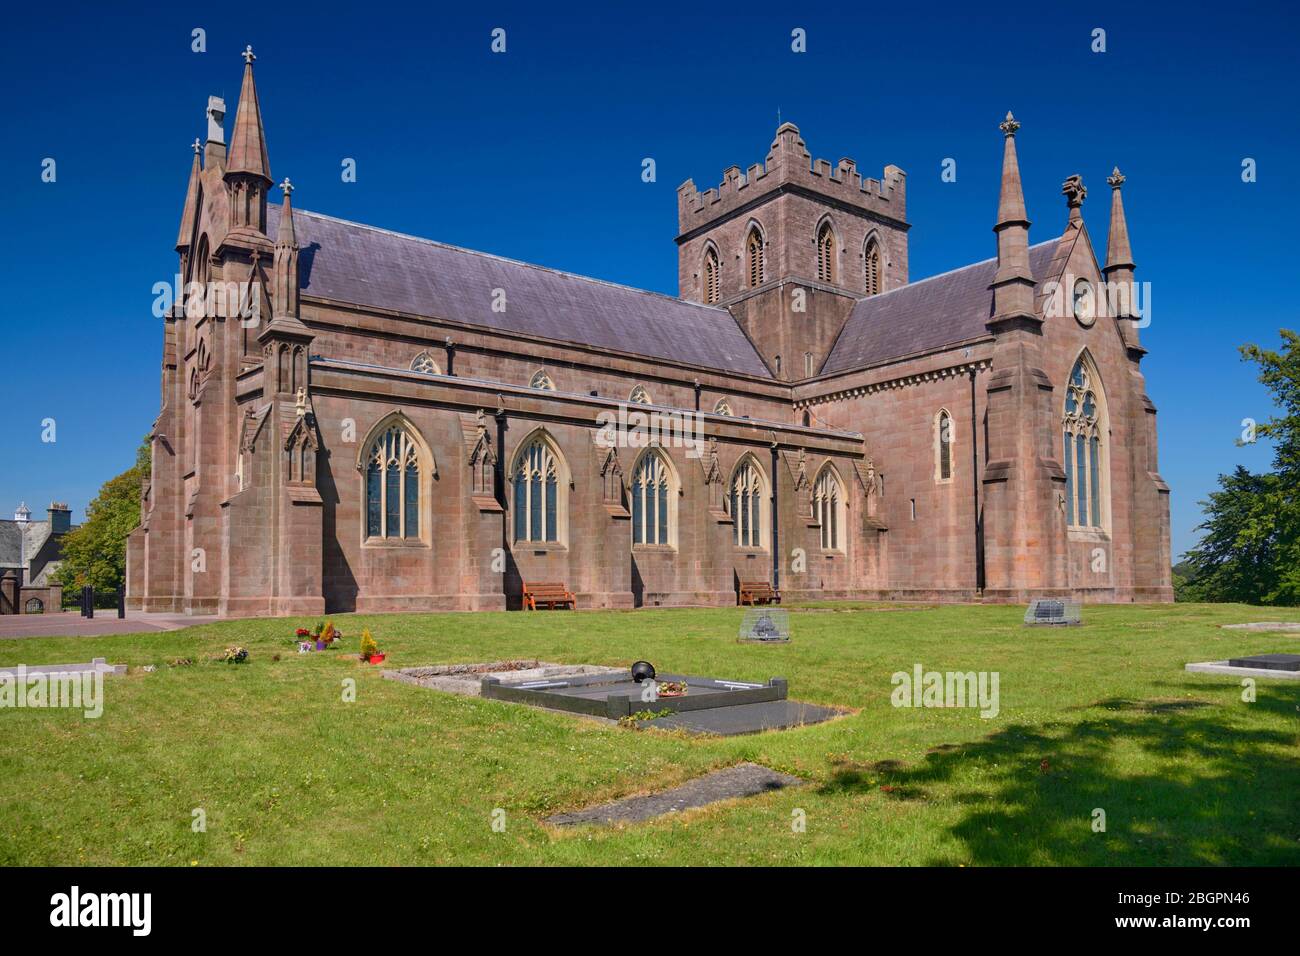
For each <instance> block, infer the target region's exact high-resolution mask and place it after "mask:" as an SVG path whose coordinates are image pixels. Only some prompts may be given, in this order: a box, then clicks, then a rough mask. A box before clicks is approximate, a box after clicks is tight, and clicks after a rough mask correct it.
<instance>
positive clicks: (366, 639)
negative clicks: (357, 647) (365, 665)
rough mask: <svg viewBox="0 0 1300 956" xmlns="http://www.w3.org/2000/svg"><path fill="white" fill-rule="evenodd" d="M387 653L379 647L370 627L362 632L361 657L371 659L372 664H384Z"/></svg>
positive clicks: (365, 659)
mask: <svg viewBox="0 0 1300 956" xmlns="http://www.w3.org/2000/svg"><path fill="white" fill-rule="evenodd" d="M385 656H386V655H385V654H384V652H383V651H381V650H380V649H379V645H378V644H377V643H376V642H375V639H374V637H372V636H371V634H370V628H366V629H365V630H363V631H362V632H361V659H362V660H363V661H369V662H370V663H371V664H382V663H383V662H384V657H385Z"/></svg>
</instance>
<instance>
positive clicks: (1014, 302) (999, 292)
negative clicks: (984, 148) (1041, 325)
mask: <svg viewBox="0 0 1300 956" xmlns="http://www.w3.org/2000/svg"><path fill="white" fill-rule="evenodd" d="M999 128H1000V129H1001V130H1002V134H1003V137H1004V141H1003V147H1002V190H1001V193H1000V194H999V196H998V221H997V224H996V225H995V226H994V227H993V231H994V232H995V233H997V237H998V271H997V275H995V276H994V278H993V318H992V319H990V321H991V322H999V321H1002V320H1005V319H1014V318H1019V317H1023V318H1033V317H1034V276H1033V273H1032V272H1030V270H1029V218H1028V217H1027V216H1026V215H1025V194H1024V190H1023V189H1022V188H1021V185H1020V163H1019V161H1018V160H1017V159H1016V130H1018V129H1020V124H1019V123H1017V122H1016V118H1015V117H1014V116H1012V115H1011V113H1010V112H1008V113H1007V118H1006V119H1005V120H1003V121H1002V123H1001V124H1000V126H999Z"/></svg>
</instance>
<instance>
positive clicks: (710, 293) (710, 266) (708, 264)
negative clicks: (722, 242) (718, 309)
mask: <svg viewBox="0 0 1300 956" xmlns="http://www.w3.org/2000/svg"><path fill="white" fill-rule="evenodd" d="M703 286H704V301H705V302H707V303H709V304H710V305H712V304H713V303H715V302H717V301H718V253H717V251H716V250H714V249H709V250H708V251H707V252H705V253H704V282H703Z"/></svg>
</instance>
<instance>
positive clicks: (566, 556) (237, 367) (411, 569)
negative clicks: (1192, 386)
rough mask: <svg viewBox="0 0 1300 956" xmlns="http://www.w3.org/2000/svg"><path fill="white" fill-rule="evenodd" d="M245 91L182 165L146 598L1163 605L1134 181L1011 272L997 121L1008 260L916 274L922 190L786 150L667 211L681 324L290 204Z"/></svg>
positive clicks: (133, 553)
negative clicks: (1104, 209)
mask: <svg viewBox="0 0 1300 956" xmlns="http://www.w3.org/2000/svg"><path fill="white" fill-rule="evenodd" d="M253 73H254V69H253V56H252V51H251V49H250V50H248V51H247V52H246V53H245V67H244V76H243V84H242V88H241V90H240V98H239V104H238V109H237V111H236V114H235V119H234V124H233V129H232V131H231V135H230V140H229V144H228V145H227V142H226V136H225V130H224V112H225V107H224V104H223V103H222V101H220V100H218V99H216V98H213V99H212V100H211V101H210V102H209V109H208V134H207V140H206V143H200V142H199V141H196V142H195V156H194V160H193V165H192V168H191V171H190V178H189V187H188V191H187V192H186V195H185V202H184V207H183V212H182V215H181V223H180V233H179V236H178V237H177V244H176V248H177V251H178V252H179V256H180V265H179V272H180V274H181V276H182V277H183V280H184V282H185V283H186V287H185V292H186V294H183V295H180V296H178V297H177V301H176V304H175V306H174V307H173V308H172V309H171V311H170V312H169V313H168V314H167V316H166V318H165V323H164V335H163V351H162V403H161V404H162V410H161V413H160V415H159V417H158V420H157V422H156V423H155V425H154V428H153V433H152V444H153V473H152V476H151V479H150V480H149V481H148V483H147V484H146V485H145V487H144V488H143V489H142V495H141V511H142V520H141V524H140V527H139V528H138V529H137V530H136V531H135V532H133V533H132V535H131V537H130V541H129V547H128V585H127V586H128V593H129V602H130V605H131V606H132V607H136V608H144V609H146V610H151V611H172V612H176V611H182V612H193V613H196V614H198V613H204V614H207V613H219V614H223V615H231V616H241V615H243V616H251V615H288V614H297V615H307V614H321V613H328V612H336V611H352V610H356V611H396V610H412V611H414V610H434V609H466V610H471V609H486V608H513V607H518V606H519V605H520V598H521V591H522V588H523V586H524V584H525V583H526V582H562V583H564V584H565V585H566V586H567V587H568V588H569V589H570V590H571V591H573V592H574V593H575V595H576V597H577V606H578V607H579V608H592V607H623V608H625V607H634V606H641V605H686V604H702V605H729V604H734V603H735V602H736V600H737V593H738V589H739V585H740V583H741V582H748V581H761V582H767V583H769V584H772V585H774V586H775V587H777V588H778V589H779V590H780V591H781V592H782V594H783V595H784V596H785V597H786V598H787V599H790V598H796V599H798V598H845V599H847V598H854V599H862V598H885V599H924V600H938V601H974V600H985V601H1009V602H1021V601H1025V600H1027V599H1030V598H1033V597H1037V596H1066V597H1071V598H1074V599H1079V600H1085V601H1168V600H1171V597H1172V592H1171V589H1170V545H1169V489H1168V487H1167V486H1166V484H1165V483H1164V481H1163V480H1162V479H1161V477H1160V475H1159V472H1158V470H1157V460H1156V459H1157V455H1156V409H1155V406H1154V405H1153V404H1152V402H1151V400H1150V399H1149V398H1148V397H1147V394H1146V389H1145V386H1144V383H1143V377H1142V372H1141V369H1140V364H1141V361H1142V357H1143V355H1144V354H1145V350H1144V349H1143V347H1142V345H1141V344H1140V342H1139V328H1140V325H1141V322H1140V321H1139V320H1138V318H1137V315H1138V313H1139V311H1140V310H1139V309H1137V308H1135V307H1134V305H1133V301H1134V300H1133V297H1131V296H1128V295H1121V296H1118V297H1116V296H1113V295H1107V294H1103V293H1105V292H1107V291H1108V290H1110V289H1114V288H1120V289H1132V288H1133V285H1132V283H1133V271H1134V263H1133V257H1132V254H1131V252H1130V248H1129V239H1128V232H1127V227H1126V225H1125V219H1124V208H1123V204H1122V201H1121V185H1122V183H1123V177H1122V176H1121V175H1120V174H1119V172H1118V170H1116V171H1115V173H1114V175H1112V176H1111V177H1110V179H1109V180H1108V182H1109V185H1110V187H1111V205H1110V214H1109V220H1110V221H1109V237H1108V241H1107V248H1106V256H1105V265H1104V266H1102V265H1100V264H1099V261H1098V258H1097V255H1096V252H1095V251H1094V247H1093V244H1092V240H1091V238H1090V236H1089V231H1088V227H1087V226H1086V225H1085V222H1084V218H1083V214H1082V204H1083V201H1084V197H1085V195H1086V190H1085V188H1084V186H1083V184H1082V182H1081V181H1080V180H1079V178H1078V177H1075V176H1072V177H1070V178H1069V179H1067V180H1066V183H1065V187H1064V189H1063V192H1064V194H1065V198H1066V202H1065V203H1064V208H1063V209H1062V210H1061V225H1060V226H1059V227H1052V226H1050V225H1049V226H1048V235H1047V237H1046V238H1045V239H1044V241H1042V242H1038V243H1036V244H1032V245H1031V244H1030V241H1029V228H1030V223H1029V219H1028V216H1027V213H1026V210H1025V204H1024V198H1023V195H1022V189H1021V179H1020V169H1019V164H1018V160H1017V155H1016V132H1017V129H1018V127H1019V124H1018V123H1017V122H1016V121H1015V120H1014V119H1013V118H1012V117H1011V116H1010V114H1008V116H1007V119H1006V121H1005V122H1003V123H1002V125H1001V130H1002V137H1003V139H1002V142H1003V163H1002V181H1001V187H1000V196H999V198H998V204H997V218H996V221H995V223H994V224H993V232H994V235H995V238H996V250H995V248H994V244H993V243H992V242H991V243H990V246H989V249H990V252H993V251H996V257H995V258H991V259H989V260H987V261H984V262H978V263H975V264H973V265H968V266H965V267H963V268H959V269H955V270H953V271H951V272H946V273H943V274H942V275H937V276H933V277H931V278H927V279H921V280H917V281H912V279H911V277H910V276H909V274H908V248H907V237H908V229H909V223H908V220H907V204H906V196H907V177H906V174H905V173H904V172H903V171H902V170H901V169H899V168H898V167H896V166H886V167H884V170H883V173H882V175H881V177H880V178H879V179H873V178H867V177H864V176H863V175H862V174H861V173H860V172H859V171H858V168H857V166H856V164H855V163H854V162H853V160H851V159H841V160H840V161H839V162H838V163H836V164H834V165H832V164H831V163H829V162H827V161H825V160H821V159H818V160H815V161H814V160H812V158H811V156H810V155H809V153H808V151H807V149H806V148H805V145H804V141H803V139H802V138H801V136H800V133H799V130H798V129H797V128H796V127H795V126H793V125H792V124H790V123H784V124H782V125H781V126H780V128H779V129H778V130H777V131H776V136H775V139H774V140H773V142H772V145H771V147H770V148H769V150H768V152H767V156H766V157H765V159H764V161H763V162H762V163H756V164H754V165H752V166H750V167H749V168H748V169H746V170H743V171H742V170H741V169H740V168H739V167H736V166H733V167H731V168H729V169H727V170H726V171H725V172H724V173H723V178H722V182H721V184H720V185H719V186H717V187H715V188H711V189H707V190H705V191H703V192H700V191H699V190H697V189H696V187H695V185H694V184H693V183H692V182H690V181H687V182H686V183H684V184H683V185H682V186H681V187H679V189H678V191H677V207H678V221H679V230H678V232H679V234H678V236H677V239H676V242H677V250H678V277H679V295H678V297H677V298H673V297H670V296H664V295H659V294H655V293H652V292H646V291H642V290H639V289H633V288H628V287H626V286H620V285H615V284H612V283H608V282H602V281H600V280H596V279H590V278H585V277H583V276H577V275H572V274H569V273H564V272H558V271H556V270H553V269H546V268H542V267H539V266H534V265H529V264H526V263H521V262H514V261H511V260H508V259H502V258H499V257H497V256H493V255H488V254H485V253H481V252H474V251H471V250H467V249H460V248H456V247H453V246H447V245H443V244H441V243H438V242H433V241H430V240H427V239H421V238H416V237H414V236H407V235H401V234H399V233H395V232H390V231H388V230H385V229H381V228H377V227H374V226H367V225H361V224H358V223H353V222H346V221H343V220H340V219H335V218H332V217H330V216H326V215H322V214H320V213H315V212H307V211H304V210H302V209H295V208H293V205H292V203H291V199H290V191H291V188H292V187H291V185H290V184H289V182H288V181H287V180H285V181H284V182H283V183H282V184H281V185H280V187H279V188H280V189H281V191H282V200H281V202H280V203H273V202H272V201H271V193H272V190H273V188H275V186H274V180H273V179H272V176H271V167H270V163H269V161H268V154H267V141H266V134H265V130H264V127H263V123H262V114H261V109H260V106H259V102H258V94H257V90H256V87H255V85H254V80H253ZM990 205H992V189H990ZM192 290H198V291H199V294H198V295H194V294H191V292H192Z"/></svg>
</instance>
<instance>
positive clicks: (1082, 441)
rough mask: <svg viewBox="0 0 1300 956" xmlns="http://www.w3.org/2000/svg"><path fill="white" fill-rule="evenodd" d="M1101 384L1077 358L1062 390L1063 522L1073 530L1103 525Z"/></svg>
mask: <svg viewBox="0 0 1300 956" xmlns="http://www.w3.org/2000/svg"><path fill="white" fill-rule="evenodd" d="M1101 405H1102V401H1101V389H1100V383H1099V382H1097V381H1096V380H1095V373H1094V371H1093V369H1092V366H1091V364H1090V363H1089V362H1088V361H1087V360H1086V359H1085V358H1084V357H1080V359H1079V361H1077V362H1076V363H1075V364H1074V368H1073V369H1072V370H1071V371H1070V381H1069V384H1068V385H1067V386H1066V390H1065V416H1064V427H1063V429H1062V444H1063V446H1064V452H1065V455H1064V461H1063V465H1064V467H1065V499H1066V501H1065V520H1066V523H1067V524H1068V525H1069V526H1070V527H1072V528H1101V527H1103V525H1104V515H1105V507H1106V497H1105V491H1106V489H1105V477H1106V472H1105V467H1106V463H1105V437H1106V433H1105V426H1104V424H1103V421H1102V414H1101Z"/></svg>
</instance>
